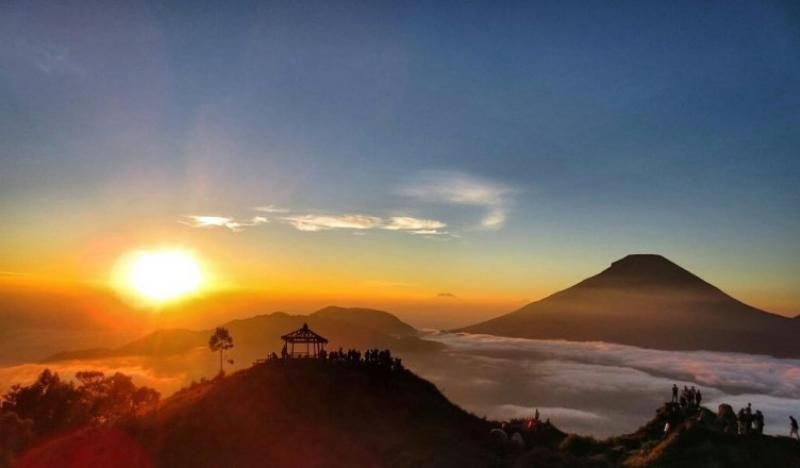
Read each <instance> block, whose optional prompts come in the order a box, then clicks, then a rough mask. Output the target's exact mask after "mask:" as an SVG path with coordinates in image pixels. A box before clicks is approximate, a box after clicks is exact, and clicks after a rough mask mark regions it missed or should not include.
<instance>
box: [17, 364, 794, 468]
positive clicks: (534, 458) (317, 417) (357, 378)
mask: <svg viewBox="0 0 800 468" xmlns="http://www.w3.org/2000/svg"><path fill="white" fill-rule="evenodd" d="M732 414H733V413H732V410H730V409H728V411H727V412H724V411H721V412H720V416H717V414H715V413H713V412H711V411H709V410H706V409H700V410H699V411H698V410H693V411H686V412H684V410H681V409H680V408H678V407H677V406H671V405H665V406H664V407H662V408H660V409H659V410H658V411H657V413H656V416H655V418H654V419H653V420H651V421H650V422H648V423H647V424H645V425H644V426H642V428H640V429H639V430H638V431H636V432H634V433H632V434H627V435H623V436H618V437H612V438H609V439H606V440H602V441H597V440H595V439H592V438H590V437H583V436H578V435H568V434H564V433H563V432H561V431H559V430H558V429H556V428H555V427H554V426H553V425H552V424H550V423H549V422H542V421H532V420H522V421H510V422H506V423H504V425H505V431H500V430H499V429H498V428H499V427H500V423H496V422H490V421H486V420H484V419H480V418H477V417H475V416H473V415H471V414H469V413H466V412H465V411H463V410H461V409H460V408H458V407H457V406H455V405H453V404H452V403H450V402H449V401H448V400H447V399H446V398H445V397H444V396H443V395H442V394H441V393H440V392H439V391H438V390H437V389H436V387H435V386H433V385H432V384H431V383H429V382H427V381H425V380H423V379H420V378H418V377H416V376H415V375H414V374H412V373H411V372H409V371H407V370H404V369H401V368H399V367H398V366H397V363H396V362H392V363H391V364H390V365H384V364H374V363H373V364H369V365H368V364H366V363H364V362H363V361H359V362H353V361H352V360H351V361H341V360H340V361H330V360H328V361H323V360H316V359H313V360H312V359H308V360H306V359H300V360H289V361H283V360H273V361H267V362H266V363H263V364H259V365H256V366H254V367H251V368H249V369H246V370H243V371H240V372H237V373H235V374H232V375H230V376H229V377H224V378H217V379H215V380H213V381H207V382H202V383H199V384H195V385H192V386H191V387H189V388H186V389H184V390H182V391H180V392H178V393H176V394H175V395H173V396H172V397H170V398H168V399H167V400H165V401H164V402H163V403H162V404H161V405H160V406H159V407H158V408H157V409H156V410H154V411H151V412H149V413H146V414H143V415H140V416H137V417H131V418H128V419H123V420H121V421H120V422H119V423H117V424H116V425H114V426H96V427H93V428H83V429H79V430H77V431H74V432H71V433H69V434H66V435H63V436H61V437H57V438H53V439H50V440H48V441H45V442H43V443H39V444H37V445H35V446H34V447H33V448H32V449H29V450H28V451H27V452H25V453H23V454H22V455H21V456H19V457H18V458H17V459H16V461H15V462H14V466H17V467H20V468H23V467H24V468H38V467H45V466H60V467H66V468H71V467H76V468H77V467H81V468H93V467H104V466H114V467H115V468H144V467H223V466H224V467H243V468H246V467H260V466H269V467H277V468H280V467H398V468H399V467H493V466H497V467H502V466H509V467H520V468H522V467H539V468H546V467H576V468H580V467H690V468H691V467H697V468H699V467H709V468H717V467H719V468H722V467H732V468H739V467H742V468H744V467H776V468H777V467H783V468H794V467H800V442H798V441H795V440H791V439H788V438H785V437H770V436H763V435H757V434H751V435H744V436H740V435H736V434H735V433H733V432H732V431H731V428H732V427H734V426H735V419H734V424H733V426H732V424H731V420H730V416H731V415H732ZM668 421H669V422H670V424H671V429H670V430H669V431H668V433H667V434H666V435H665V433H664V425H665V424H666V422H668ZM517 433H519V434H517ZM506 434H507V435H508V436H507V435H506ZM509 436H510V437H509ZM515 441H516V443H515Z"/></svg>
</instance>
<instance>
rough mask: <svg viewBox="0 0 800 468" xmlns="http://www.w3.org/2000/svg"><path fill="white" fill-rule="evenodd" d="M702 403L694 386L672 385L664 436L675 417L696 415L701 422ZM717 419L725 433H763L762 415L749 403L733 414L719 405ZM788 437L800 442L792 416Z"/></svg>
mask: <svg viewBox="0 0 800 468" xmlns="http://www.w3.org/2000/svg"><path fill="white" fill-rule="evenodd" d="M702 401H703V395H702V393H701V392H700V389H699V388H697V389H696V388H695V387H694V386H692V387H688V386H685V385H684V387H683V389H680V388H679V387H678V386H677V385H675V384H673V385H672V399H671V400H670V411H671V414H670V418H669V420H668V421H667V423H666V424H665V425H664V435H667V433H669V431H670V429H671V428H672V426H673V423H672V421H673V420H674V419H675V418H674V417H675V416H678V415H680V416H683V417H686V416H689V415H692V414H695V413H696V414H697V418H698V420H701V421H702V418H703V412H702V411H699V410H700V405H701V403H702ZM723 410H724V411H723ZM718 417H719V418H720V419H722V420H723V424H724V427H723V429H724V430H725V432H731V433H736V434H739V435H746V434H763V433H764V424H765V423H764V413H762V412H761V410H758V409H757V410H755V411H753V406H752V405H751V404H750V403H747V406H745V407H743V408H740V409H739V411H738V412H734V411H733V408H731V407H730V405H727V404H722V405H720V410H719V414H718ZM789 437H794V438H796V439H798V440H800V433H799V432H798V424H797V420H796V419H795V418H794V416H789Z"/></svg>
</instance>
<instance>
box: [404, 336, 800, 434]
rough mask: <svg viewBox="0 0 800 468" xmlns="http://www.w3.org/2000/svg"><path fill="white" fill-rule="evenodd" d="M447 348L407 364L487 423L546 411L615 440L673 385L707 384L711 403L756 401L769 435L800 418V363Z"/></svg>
mask: <svg viewBox="0 0 800 468" xmlns="http://www.w3.org/2000/svg"><path fill="white" fill-rule="evenodd" d="M428 339H431V340H435V341H438V342H441V343H444V344H446V345H447V349H446V351H444V352H443V353H439V354H437V355H427V356H409V357H407V359H406V360H407V361H408V365H409V367H410V368H411V369H413V370H414V371H415V372H417V373H418V374H420V375H421V376H423V377H425V378H428V379H429V380H431V381H433V382H434V383H435V384H436V385H437V386H438V387H439V388H440V389H441V390H442V391H443V392H444V393H445V394H446V395H447V396H448V397H449V398H450V399H451V400H453V401H454V402H456V403H457V404H459V405H461V406H462V407H464V408H465V409H467V410H469V411H471V412H473V413H475V414H478V415H481V416H487V417H489V418H498V419H507V418H511V417H529V416H532V415H533V412H534V411H535V410H536V409H538V410H539V412H540V413H541V415H542V417H543V418H550V419H551V420H552V421H553V422H555V423H556V424H557V425H558V426H559V427H561V428H562V429H564V430H567V431H570V432H578V433H583V434H591V435H595V436H607V435H612V434H620V433H624V432H631V431H634V430H636V429H637V428H638V427H639V426H640V425H642V424H643V423H645V422H646V421H648V420H649V419H650V418H651V417H652V416H653V414H654V412H655V410H656V408H658V407H659V406H660V405H662V404H663V403H664V402H665V401H668V400H669V398H670V396H671V390H670V389H671V387H672V384H673V383H676V384H678V385H679V386H681V387H682V386H684V385H688V386H692V385H694V386H695V387H697V388H700V389H701V390H702V393H703V404H704V405H705V406H707V407H709V408H711V409H713V410H716V408H717V406H718V405H719V404H720V403H723V402H724V403H729V404H731V405H733V407H734V409H736V410H738V408H739V407H742V406H745V405H747V403H748V402H750V403H752V405H753V408H754V409H760V410H761V411H762V412H764V414H765V416H766V432H768V433H773V434H787V433H788V427H789V415H790V414H793V415H795V417H798V416H800V400H798V398H800V360H797V359H777V358H773V357H769V356H762V355H751V354H741V353H720V352H707V351H659V350H652V349H643V348H637V347H633V346H624V345H616V344H609V343H600V342H588V343H579V342H570V341H560V340H528V339H518V338H503V337H497V336H489V335H471V334H449V333H432V334H431V335H430V336H429V337H428Z"/></svg>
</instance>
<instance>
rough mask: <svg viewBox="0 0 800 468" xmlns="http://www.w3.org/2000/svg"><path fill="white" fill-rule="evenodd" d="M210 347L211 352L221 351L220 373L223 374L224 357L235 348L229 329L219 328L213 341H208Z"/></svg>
mask: <svg viewBox="0 0 800 468" xmlns="http://www.w3.org/2000/svg"><path fill="white" fill-rule="evenodd" d="M208 347H209V348H211V351H213V352H217V351H219V373H220V374H222V363H223V361H222V356H223V354H224V353H225V351H226V350H228V349H231V348H233V337H232V336H231V334H230V332H229V331H228V329H227V328H223V327H217V329H216V330H214V334H213V335H211V339H209V340H208Z"/></svg>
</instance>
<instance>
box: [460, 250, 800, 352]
mask: <svg viewBox="0 0 800 468" xmlns="http://www.w3.org/2000/svg"><path fill="white" fill-rule="evenodd" d="M456 331H461V332H469V333H485V334H490V335H498V336H509V337H519V338H535V339H565V340H572V341H607V342H612V343H620V344H628V345H633V346H640V347H646V348H656V349H666V350H709V351H732V352H744V353H758V354H768V355H772V356H777V357H800V322H799V321H797V320H794V319H791V318H787V317H783V316H779V315H775V314H771V313H769V312H765V311H763V310H760V309H757V308H755V307H752V306H749V305H747V304H744V303H742V302H741V301H738V300H736V299H734V298H733V297H731V296H729V295H727V294H726V293H724V292H723V291H721V290H720V289H719V288H717V287H715V286H713V285H711V284H709V283H707V282H706V281H704V280H703V279H701V278H699V277H698V276H696V275H694V274H693V273H691V272H689V271H688V270H686V269H684V268H682V267H680V266H678V265H677V264H675V263H673V262H671V261H670V260H668V259H666V258H665V257H663V256H661V255H654V254H635V255H629V256H627V257H625V258H622V259H620V260H618V261H616V262H614V263H612V264H611V266H610V267H609V268H607V269H606V270H604V271H602V272H601V273H599V274H597V275H595V276H592V277H590V278H587V279H585V280H583V281H581V282H580V283H578V284H576V285H574V286H572V287H570V288H567V289H565V290H563V291H559V292H557V293H555V294H553V295H551V296H548V297H546V298H544V299H542V300H540V301H537V302H533V303H531V304H528V305H526V306H524V307H522V308H521V309H519V310H517V311H515V312H512V313H510V314H506V315H503V316H500V317H497V318H494V319H491V320H488V321H485V322H482V323H478V324H475V325H472V326H468V327H465V328H462V329H459V330H456Z"/></svg>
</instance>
